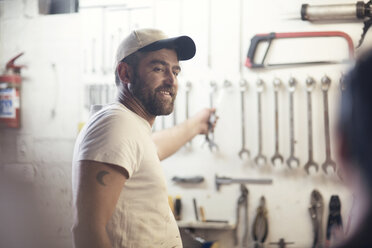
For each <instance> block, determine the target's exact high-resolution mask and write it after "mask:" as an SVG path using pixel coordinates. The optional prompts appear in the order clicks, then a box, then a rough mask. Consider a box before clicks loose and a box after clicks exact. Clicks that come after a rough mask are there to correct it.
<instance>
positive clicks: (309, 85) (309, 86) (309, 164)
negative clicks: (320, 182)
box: [305, 77, 319, 174]
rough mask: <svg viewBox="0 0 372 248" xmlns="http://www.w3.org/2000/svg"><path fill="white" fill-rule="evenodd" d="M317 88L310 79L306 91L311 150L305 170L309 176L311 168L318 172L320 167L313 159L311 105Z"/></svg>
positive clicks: (309, 78)
mask: <svg viewBox="0 0 372 248" xmlns="http://www.w3.org/2000/svg"><path fill="white" fill-rule="evenodd" d="M314 87H315V81H314V79H313V78H311V77H308V78H307V79H306V91H307V124H308V142H309V143H308V145H309V147H308V149H309V160H308V161H307V163H306V164H305V170H306V172H307V174H310V170H309V169H310V167H311V166H314V167H315V170H316V171H318V169H319V165H318V164H317V163H316V162H315V161H314V159H313V118H312V103H311V92H312V91H313V89H314Z"/></svg>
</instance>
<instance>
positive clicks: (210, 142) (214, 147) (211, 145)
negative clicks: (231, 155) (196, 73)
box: [205, 81, 218, 152]
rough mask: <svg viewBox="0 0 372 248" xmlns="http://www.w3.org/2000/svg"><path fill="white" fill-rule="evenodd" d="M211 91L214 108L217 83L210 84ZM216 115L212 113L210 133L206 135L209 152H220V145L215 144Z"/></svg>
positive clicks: (209, 125)
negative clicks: (214, 127)
mask: <svg viewBox="0 0 372 248" xmlns="http://www.w3.org/2000/svg"><path fill="white" fill-rule="evenodd" d="M210 87H211V91H210V92H209V105H210V107H211V108H213V106H214V104H213V95H214V93H215V92H216V91H217V83H216V82H214V81H211V82H210ZM216 118H217V117H216V113H212V114H211V115H210V116H209V121H208V132H207V133H206V134H205V141H206V142H207V143H208V147H209V150H210V151H211V152H213V151H218V145H217V144H216V142H214V132H213V129H212V127H213V123H214V122H215V121H216Z"/></svg>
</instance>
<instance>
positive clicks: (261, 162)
mask: <svg viewBox="0 0 372 248" xmlns="http://www.w3.org/2000/svg"><path fill="white" fill-rule="evenodd" d="M256 86H257V108H258V110H257V113H258V118H257V119H258V127H257V128H258V154H257V156H256V157H255V158H254V162H255V163H256V164H257V165H264V164H266V156H265V155H263V154H262V110H261V94H262V92H263V90H264V86H265V83H264V81H263V80H262V79H259V80H257V83H256Z"/></svg>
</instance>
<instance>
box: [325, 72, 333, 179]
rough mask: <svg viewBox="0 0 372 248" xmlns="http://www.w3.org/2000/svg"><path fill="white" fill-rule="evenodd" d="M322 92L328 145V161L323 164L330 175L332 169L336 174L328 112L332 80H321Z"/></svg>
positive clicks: (326, 77) (326, 142)
mask: <svg viewBox="0 0 372 248" xmlns="http://www.w3.org/2000/svg"><path fill="white" fill-rule="evenodd" d="M321 83H322V87H321V88H322V91H323V105H324V134H325V144H326V160H325V161H324V163H323V164H322V169H323V171H324V173H326V174H328V170H327V168H328V167H329V166H330V167H332V169H333V171H334V172H336V162H335V161H333V160H332V158H331V139H330V135H329V112H328V89H329V86H330V85H331V79H330V78H329V77H328V76H327V75H324V76H323V77H322V79H321Z"/></svg>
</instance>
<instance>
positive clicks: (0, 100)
mask: <svg viewBox="0 0 372 248" xmlns="http://www.w3.org/2000/svg"><path fill="white" fill-rule="evenodd" d="M17 105H18V106H19V104H17V99H16V89H14V88H7V89H0V118H9V119H11V118H15V117H16V108H17V107H18V106H17Z"/></svg>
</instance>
